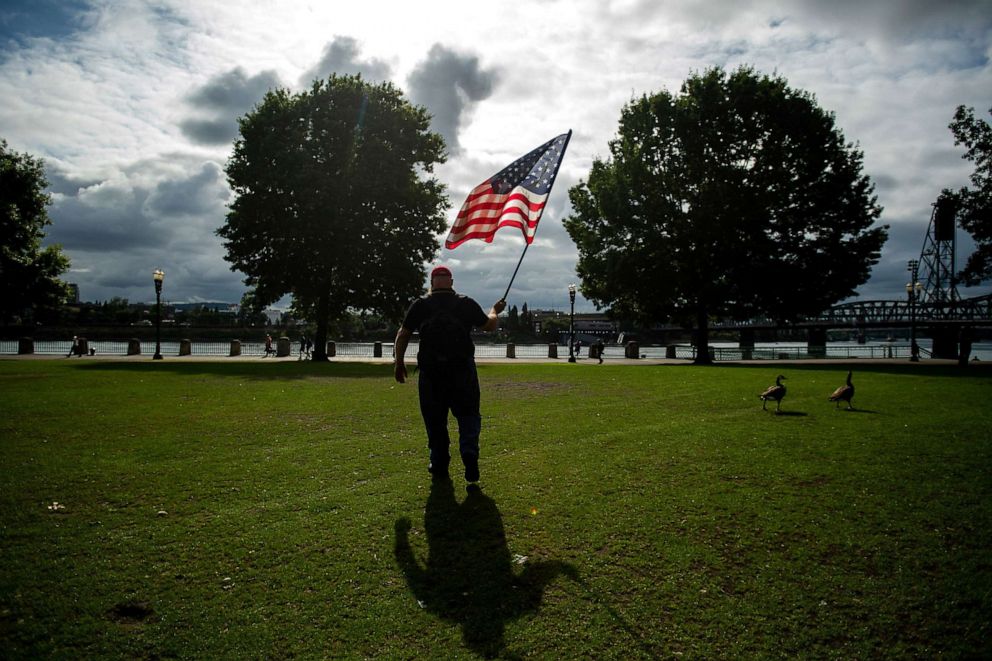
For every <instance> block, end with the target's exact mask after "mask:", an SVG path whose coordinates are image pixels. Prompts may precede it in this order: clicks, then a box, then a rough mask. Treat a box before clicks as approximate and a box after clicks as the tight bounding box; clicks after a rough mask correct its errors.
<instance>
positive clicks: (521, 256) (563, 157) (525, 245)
mask: <svg viewBox="0 0 992 661" xmlns="http://www.w3.org/2000/svg"><path fill="white" fill-rule="evenodd" d="M571 139H572V129H568V135H567V136H565V144H564V145H562V146H561V155H562V157H561V160H560V161H559V162H558V165H559V167H557V168H555V173H554V175H552V177H551V185H550V186H548V198H549V199H550V198H551V191H553V190H554V189H555V181H556V180H557V179H558V170H560V169H561V163H563V162H564V161H565V151H566V150H567V149H568V141H569V140H571ZM534 236H537V228H536V227H535V228H534ZM528 248H530V242H529V241H527V235H526V234H525V235H524V251H523V252H522V253H520V260H519V261H518V262H517V268H515V269H513V275H512V276H510V284H508V285H507V286H506V292H505V293H504V294H503V298H501V299H499V300H501V301H505V300H506V297H507V296H509V295H510V287H512V286H513V281H514V280H515V279H516V278H517V271H519V270H520V265H521V264H523V263H524V255H526V254H527V249H528Z"/></svg>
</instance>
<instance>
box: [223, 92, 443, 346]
mask: <svg viewBox="0 0 992 661" xmlns="http://www.w3.org/2000/svg"><path fill="white" fill-rule="evenodd" d="M239 125H240V138H239V139H238V140H237V141H236V142H235V145H234V153H233V155H232V156H231V159H230V161H229V162H228V164H227V176H228V181H229V182H230V185H231V188H232V189H233V190H234V192H235V194H236V198H235V200H234V202H233V203H232V204H231V207H230V211H229V212H228V214H227V220H226V222H225V224H224V225H223V226H222V227H221V228H220V229H219V230H218V231H217V233H218V234H219V235H220V236H221V237H223V238H224V239H225V242H224V245H225V247H226V248H227V260H228V261H229V262H231V264H232V270H238V271H241V272H242V273H244V274H245V275H246V276H247V277H246V279H245V283H246V284H248V285H249V286H250V287H251V288H252V290H253V291H252V298H253V300H254V301H255V302H256V303H262V304H271V303H273V302H275V301H276V300H278V299H279V298H281V297H282V296H284V295H286V294H292V297H293V308H294V311H295V313H296V314H300V315H303V316H304V317H306V318H308V319H310V320H311V321H314V322H316V325H317V330H316V337H315V344H316V350H315V352H314V359H315V360H323V359H325V358H326V357H327V356H326V346H327V328H328V322H329V320H332V319H337V318H340V317H341V315H343V314H344V313H345V312H346V311H347V310H349V309H351V310H360V311H376V312H379V313H381V314H383V315H384V316H385V317H387V318H389V319H398V318H399V317H400V316H401V315H402V313H403V311H404V310H405V308H406V305H407V304H408V302H409V301H410V300H411V299H412V298H414V297H416V296H418V295H420V294H421V293H422V292H423V283H424V280H425V278H426V272H425V269H424V264H425V262H427V261H429V260H430V259H431V258H433V256H434V255H435V254H436V253H437V250H438V249H439V247H440V246H439V243H438V240H437V238H436V237H437V235H438V234H439V233H440V232H441V231H442V230H443V229H444V227H445V225H446V220H445V215H444V212H445V210H446V209H447V207H448V199H447V196H446V194H445V191H444V187H443V185H442V184H441V183H439V182H438V181H437V179H436V178H434V177H433V176H432V173H433V168H434V165H435V164H436V163H441V162H443V161H444V158H445V155H444V140H443V139H442V138H441V136H440V135H438V134H436V133H432V132H431V131H430V130H429V126H430V116H429V115H428V114H427V111H426V110H425V109H423V108H421V107H415V106H413V105H411V104H410V103H409V102H408V101H406V100H405V99H404V98H403V96H402V93H401V92H400V91H399V90H397V89H396V88H395V87H394V86H392V85H391V84H389V83H384V84H380V85H371V84H369V83H366V82H365V81H363V80H362V79H361V78H360V77H357V76H341V77H338V76H331V77H330V78H329V79H327V80H319V81H314V83H313V86H312V87H311V88H310V89H309V90H307V91H304V92H301V93H299V94H292V93H290V92H289V91H288V90H282V89H277V90H274V91H270V92H269V93H268V94H266V95H265V98H264V99H263V100H262V101H261V103H260V104H259V105H258V106H256V107H255V109H254V110H252V111H251V112H250V113H248V114H247V115H245V116H244V117H242V118H241V119H240V120H239Z"/></svg>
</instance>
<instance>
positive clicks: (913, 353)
mask: <svg viewBox="0 0 992 661" xmlns="http://www.w3.org/2000/svg"><path fill="white" fill-rule="evenodd" d="M919 268H920V262H919V261H918V260H915V259H911V260H909V263H908V264H907V266H906V270H907V271H909V282H907V283H906V296H907V297H908V298H909V360H910V362H913V363H918V362H919V361H920V347H919V346H918V345H917V344H916V299H917V297H919V295H920V292H921V291H922V290H923V285H922V284H920V282H919V281H918V280H917V279H916V278H917V277H918V275H919Z"/></svg>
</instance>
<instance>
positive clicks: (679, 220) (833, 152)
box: [565, 68, 887, 362]
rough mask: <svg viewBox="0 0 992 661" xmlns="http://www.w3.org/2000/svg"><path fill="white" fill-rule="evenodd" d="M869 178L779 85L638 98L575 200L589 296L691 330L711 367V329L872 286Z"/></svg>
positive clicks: (878, 238)
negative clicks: (717, 321) (721, 321)
mask: <svg viewBox="0 0 992 661" xmlns="http://www.w3.org/2000/svg"><path fill="white" fill-rule="evenodd" d="M861 170H862V154H861V152H860V151H859V150H858V149H856V148H855V147H854V146H853V145H851V144H848V143H846V142H845V140H844V136H843V135H842V134H841V132H840V130H839V129H837V128H836V126H835V124H834V117H833V115H832V114H830V113H828V112H825V111H824V110H822V109H821V108H819V107H818V106H817V104H816V102H815V100H814V99H813V97H812V96H810V95H809V94H807V93H805V92H801V91H796V90H793V89H791V88H789V86H788V85H787V83H786V81H785V80H784V79H782V78H777V77H769V76H764V75H758V74H757V73H755V72H754V71H753V70H752V69H749V68H740V69H738V70H736V71H734V72H732V73H729V74H728V73H727V72H725V71H724V70H722V69H719V68H716V69H712V70H709V71H706V72H704V73H702V74H695V75H692V76H690V77H689V78H688V79H687V80H686V81H685V83H684V84H683V85H682V88H681V91H680V93H679V94H677V95H675V94H672V93H670V92H668V91H662V92H658V93H656V94H653V95H650V96H649V95H645V96H643V97H641V98H640V99H635V100H633V101H631V102H630V103H629V104H628V105H627V106H625V107H624V108H623V110H622V111H621V115H620V126H619V131H618V134H617V137H616V138H615V139H614V140H613V141H611V142H610V158H608V159H607V160H596V161H595V162H594V163H593V166H592V170H591V171H590V173H589V178H588V181H583V182H580V183H579V184H578V185H577V186H575V187H573V188H572V189H571V191H570V199H571V202H572V208H573V214H572V215H571V216H570V217H569V218H567V219H566V221H565V227H566V229H567V230H568V233H569V235H570V236H571V237H572V240H573V241H575V243H576V244H577V246H578V250H579V263H578V274H579V276H580V277H581V278H582V293H583V295H585V296H586V298H589V299H591V300H592V301H593V302H595V303H596V304H597V305H599V306H607V307H609V308H610V310H611V312H612V313H613V314H614V315H615V316H620V317H627V318H633V319H636V320H639V321H642V322H645V323H651V322H658V321H666V320H669V319H675V320H677V321H680V322H681V323H685V324H687V325H690V324H691V325H694V326H695V327H696V329H697V362H709V346H708V328H709V319H710V318H711V317H729V318H735V319H747V318H751V317H754V316H757V315H761V314H766V315H769V316H771V317H773V318H775V319H778V320H780V321H789V320H793V319H796V318H797V317H799V316H801V315H803V314H812V313H817V312H820V311H822V310H823V309H824V308H826V307H828V306H829V305H831V304H832V303H834V302H836V301H838V300H840V299H843V298H845V297H848V296H851V295H852V294H854V293H855V292H854V288H855V287H856V286H857V285H859V284H861V283H863V282H865V281H866V280H867V279H868V276H869V273H870V269H871V266H872V265H873V264H875V263H876V262H877V261H878V257H879V252H880V250H881V246H882V244H883V243H884V241H885V238H886V235H887V231H886V229H887V228H886V227H874V228H873V227H872V225H873V223H874V222H875V220H876V219H877V218H878V216H879V215H880V214H881V208H880V207H879V206H878V205H877V203H876V198H875V196H874V194H873V191H874V187H873V185H872V184H871V182H870V180H869V178H868V177H867V176H866V175H864V174H862V171H861Z"/></svg>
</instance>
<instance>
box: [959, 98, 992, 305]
mask: <svg viewBox="0 0 992 661" xmlns="http://www.w3.org/2000/svg"><path fill="white" fill-rule="evenodd" d="M989 114H990V115H992V108H990V109H989ZM949 128H950V129H951V133H953V134H954V144H956V145H964V146H965V147H967V151H966V152H965V153H964V154H963V155H962V156H961V158H965V159H967V160H969V161H971V162H972V163H974V164H975V171H974V172H973V173H972V175H971V183H972V186H973V188H968V187H964V188H962V189H960V190H959V191H958V192H957V194H956V196H955V197H956V201H957V203H958V220H959V222H960V223H961V226H962V227H963V228H964V229H966V230H968V232H969V233H970V234H971V236H972V237H973V238H974V239H975V242H976V243H977V244H978V246H977V248H976V250H975V252H974V253H972V254H971V256H970V257H968V263H967V264H966V265H965V268H964V270H963V271H962V272H961V274H960V276H961V278H962V279H963V280H964V281H965V282H966V283H968V284H970V285H977V284H980V283H982V282H984V281H986V280H989V279H992V125H990V124H989V123H988V122H986V121H984V120H982V119H979V118H977V117H975V110H974V108H966V107H965V106H958V109H957V111H956V112H955V113H954V120H953V121H952V122H951V124H950V126H949Z"/></svg>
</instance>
